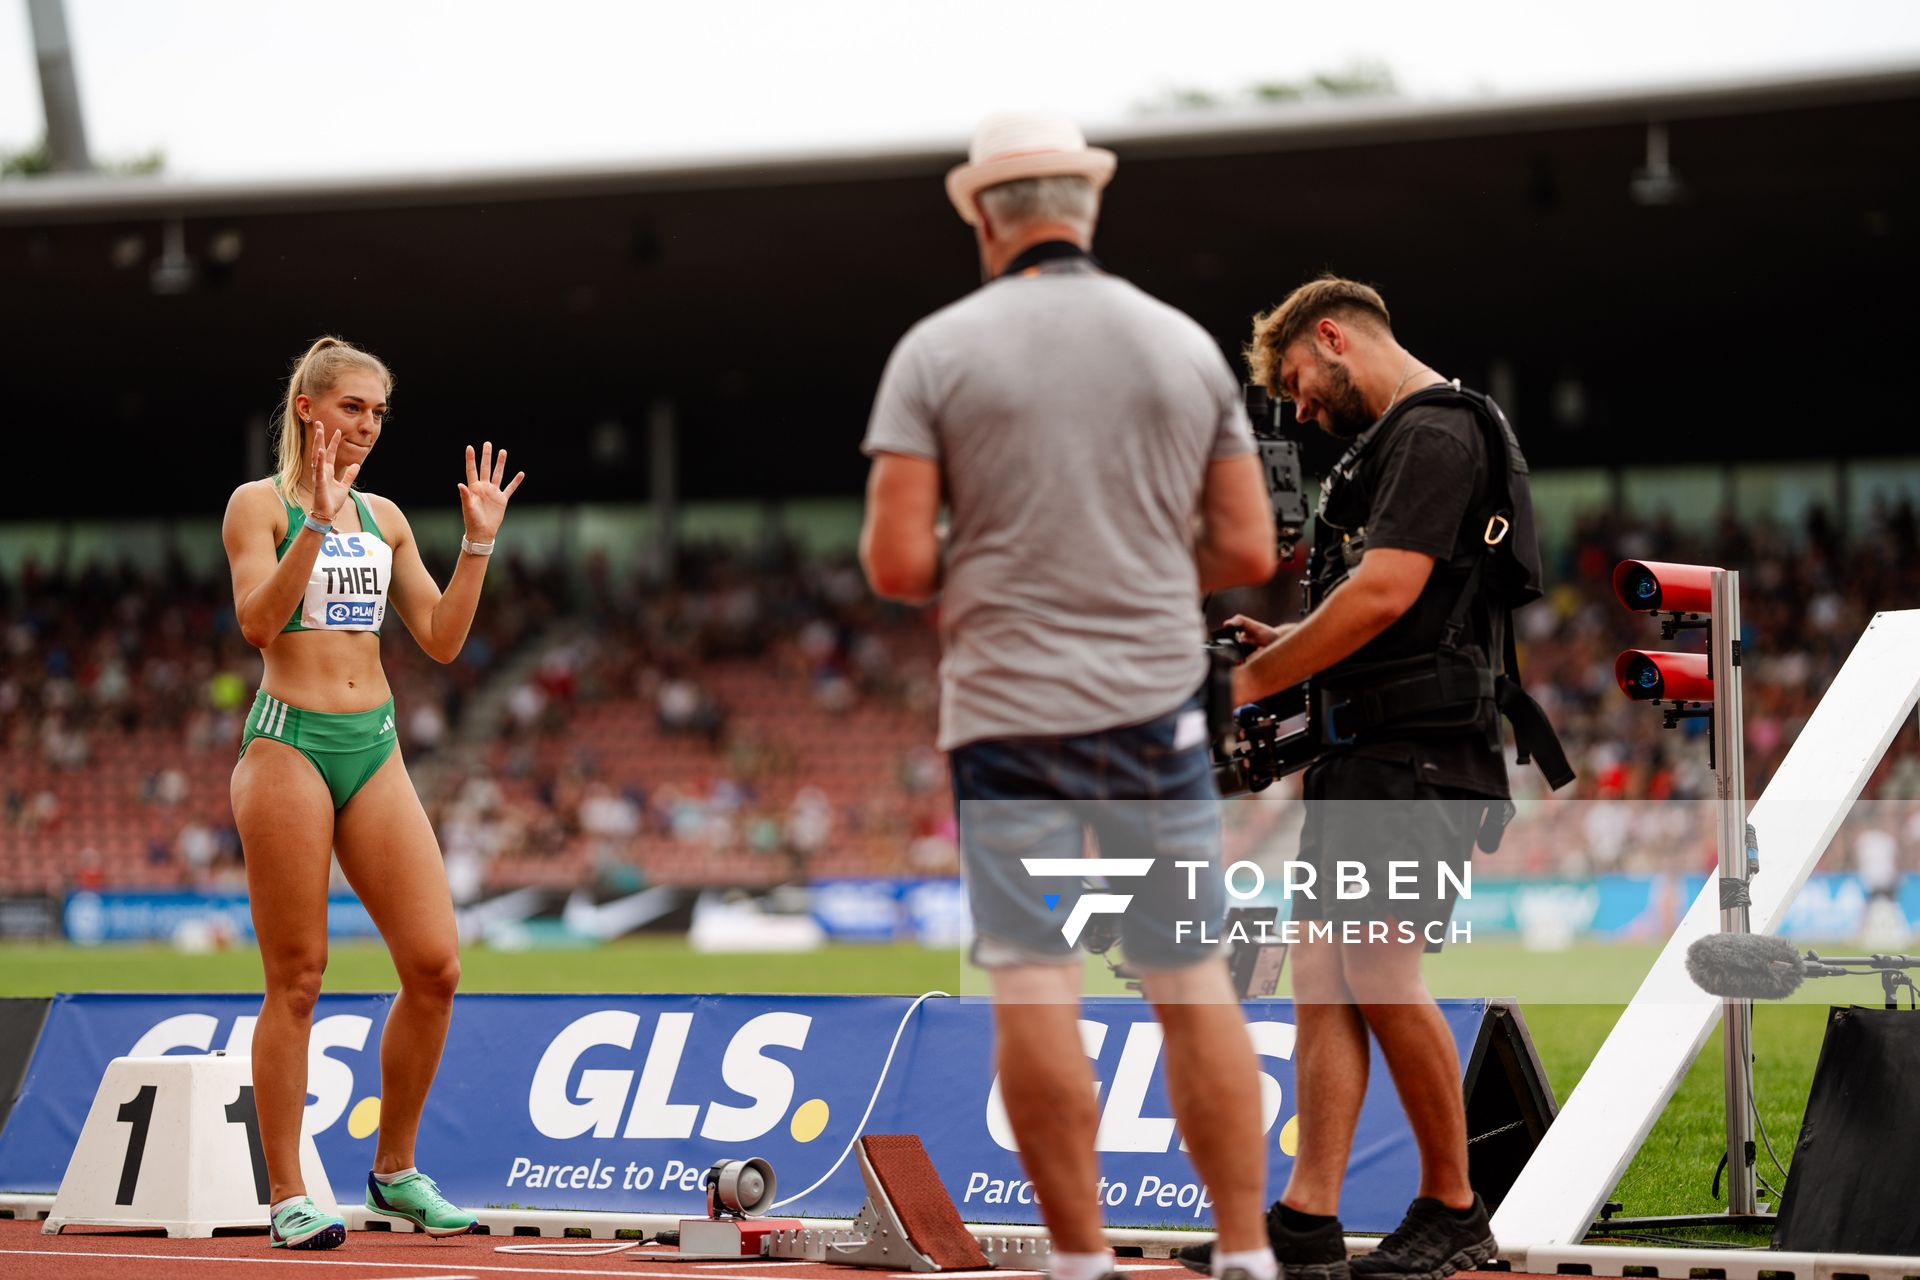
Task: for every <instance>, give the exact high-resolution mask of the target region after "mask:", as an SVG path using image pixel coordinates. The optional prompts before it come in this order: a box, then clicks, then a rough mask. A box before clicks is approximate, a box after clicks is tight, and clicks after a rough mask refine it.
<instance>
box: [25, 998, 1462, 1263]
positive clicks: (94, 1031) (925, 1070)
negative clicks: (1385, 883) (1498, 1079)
mask: <svg viewBox="0 0 1920 1280" xmlns="http://www.w3.org/2000/svg"><path fill="white" fill-rule="evenodd" d="M390 1003H391V997H388V996H374V995H341V996H322V997H321V999H320V1002H319V1006H318V1008H317V1009H316V1011H315V1022H314V1037H313V1041H312V1050H311V1053H312V1056H311V1058H310V1067H309V1076H308V1098H309V1101H308V1106H307V1124H308V1128H309V1130H310V1131H311V1132H312V1133H313V1134H314V1138H315V1141H316V1144H317V1145H318V1147H319V1151H320V1156H321V1159H322V1160H323V1161H324V1162H325V1164H326V1167H327V1172H328V1176H329V1178H330V1179H331V1181H332V1182H333V1185H334V1189H335V1193H336V1194H337V1195H340V1196H342V1197H345V1198H347V1199H349V1200H353V1199H357V1198H358V1188H360V1187H361V1186H362V1185H363V1184H364V1183H365V1181H366V1171H367V1168H368V1167H369V1165H370V1163H371V1161H372V1158H373V1148H374V1133H375V1129H376V1126H377V1123H378V1111H379V1100H378V1099H379V1092H380V1077H379V1033H380V1029H381V1026H382V1025H383V1023H384V1020H385V1017H386V1014H387V1010H388V1008H389V1006H390ZM913 1004H914V1002H913V1001H911V1000H909V999H906V998H904V997H868V996H747V995H742V996H571V995H565V996H521V995H474V996H460V997H458V998H457V1000H456V1002H455V1009H454V1017H453V1027H452V1030H451V1033H450V1034H449V1036H448V1039H447V1047H446V1053H445V1057H444V1059H443V1061H442V1065H441V1070H440V1075H439V1078H438V1081H437V1082H436V1084H435V1086H434V1090H433V1093H432V1095H431V1096H430V1097H429V1099H428V1103H427V1108H426V1113H425V1116H424V1118H423V1120H422V1123H421V1130H420V1140H419V1153H420V1162H421V1165H422V1167H423V1168H425V1169H427V1170H428V1171H429V1172H430V1173H432V1174H433V1176H434V1177H435V1178H436V1179H437V1180H438V1181H439V1183H440V1185H441V1187H442V1188H443V1189H444V1190H445V1192H446V1193H447V1195H448V1196H449V1197H451V1198H452V1199H453V1200H454V1201H455V1202H456V1203H458V1204H462V1205H468V1206H471V1207H476V1208H477V1207H482V1206H506V1205H518V1206H522V1207H529V1208H555V1209H594V1210H606V1211H619V1212H629V1213H640V1212H647V1213H681V1214H697V1213H699V1212H701V1211H702V1208H703V1202H702V1198H701V1192H700V1178H701V1175H702V1174H703V1173H704V1172H705V1170H706V1168H707V1167H708V1166H709V1165H710V1164H711V1163H712V1162H713V1161H715V1160H717V1159H721V1158H743V1157H746V1156H761V1157H764V1158H766V1159H767V1160H769V1161H770V1162H771V1163H772V1164H773V1167H774V1169H775V1171H776V1173H777V1175H778V1179H779V1186H778V1190H779V1196H780V1200H781V1202H782V1205H781V1207H782V1208H783V1209H784V1210H785V1211H786V1212H790V1213H794V1214H797V1215H802V1216H818V1217H826V1218H834V1217H838V1218H849V1217H851V1216H853V1214H854V1213H855V1212H857V1211H858V1209H859V1208H860V1205H861V1202H862V1200H863V1199H864V1198H865V1188H864V1185H863V1183H862V1181H861V1178H860V1173H859V1168H858V1164H857V1161H856V1160H854V1159H853V1158H852V1157H851V1156H850V1155H849V1154H848V1150H849V1148H850V1146H851V1144H852V1142H853V1139H854V1138H855V1137H856V1136H857V1135H858V1134H860V1133H863V1132H864V1133H914V1134H918V1135H920V1137H921V1139H922V1141H923V1142H924V1143H925V1144H926V1147H927V1151H928V1153H929V1155H930V1156H931V1157H932V1160H933V1163H934V1167H935V1168H936V1169H937V1170H938V1171H939V1173H940V1175H941V1178H942V1180H943V1181H944V1182H945V1183H946V1185H947V1188H948V1190H949V1191H950V1192H951V1193H952V1195H953V1198H954V1201H955V1202H956V1203H957V1204H958V1205H959V1206H960V1211H961V1215H962V1216H963V1217H965V1218H966V1219H968V1220H969V1221H976V1222H1016V1223H1032V1222H1037V1221H1038V1220H1039V1218H1038V1209H1037V1206H1036V1205H1035V1203H1034V1197H1033V1190H1032V1187H1031V1186H1030V1185H1029V1184H1028V1183H1027V1182H1026V1180H1025V1176H1024V1175H1023V1174H1022V1172H1021V1170H1020V1163H1019V1154H1018V1151H1017V1150H1016V1149H1015V1144H1014V1141H1013V1136H1012V1133H1011V1131H1010V1129H1009V1128H1008V1125H1007V1121H1006V1115H1005V1111H1004V1108H1003V1107H1002V1106H1001V1103H1000V1096H999V1085H998V1081H997V1080H996V1078H995V1075H994V1070H993V1024H992V1008H991V1006H990V1005H989V1004H987V1003H986V1002H985V1001H976V1000H959V999H953V998H940V999H931V1000H927V1001H926V1002H925V1003H923V1004H921V1005H920V1006H919V1007H918V1009H913ZM258 1008H259V1000H258V998H257V997H253V996H200V997H193V996H121V995H82V996H61V997H59V998H58V999H56V1000H55V1002H54V1004H53V1006H52V1008H51V1009H50V1011H49V1014H48V1019H47V1024H46V1027H45V1029H44V1031H43V1032H42V1035H41V1039H40V1043H39V1046H38V1048H37V1049H36V1050H35V1053H34V1058H33V1062H32V1064H31V1065H30V1067H29V1069H28V1073H27V1078H26V1081H25V1084H24V1086H23V1089H22V1093H21V1097H20V1100H19V1102H18V1104H17V1105H16V1106H15V1108H14V1110H13V1114H12V1117H11V1119H10V1120H9V1122H8V1124H7V1127H6V1130H5V1131H4V1133H0V1190H7V1191H20V1192H52V1191H54V1190H56V1189H57V1187H58V1184H59V1180H60V1177H61V1175H62V1174H63V1173H64V1171H65V1169H66V1162H67V1158H68V1156H69V1154H70V1153H71V1151H72V1149H73V1144H74V1142H75V1140H76V1139H77V1138H78V1136H79V1132H80V1126H81V1124H82V1122H83V1121H84V1120H85V1118H86V1114H87V1110H88V1107H89V1104H90V1103H91V1101H92V1098H93V1094H94V1091H95V1089H96V1088H97V1087H98V1085H99V1081H100V1079H101V1076H102V1074H103V1072H104V1071H105V1068H106V1065H107V1063H108V1062H109V1061H110V1060H112V1059H113V1058H115V1057H119V1056H122V1055H126V1054H129V1053H163V1052H194V1053H197V1052H206V1051H208V1050H211V1049H226V1050H228V1051H229V1052H234V1053H243V1052H246V1051H247V1049H248V1046H249V1045H250V1043H251V1039H252V1029H253V1022H252V1020H253V1017H254V1015H255V1014H256V1013H257V1011H258ZM910 1009H912V1010H913V1012H912V1013H911V1016H910V1017H909V1016H908V1014H909V1010H910ZM1441 1009H1442V1013H1443V1015H1444V1016H1445V1018H1446V1021H1447V1025H1448V1027H1449V1029H1450V1030H1451V1031H1452V1033H1453V1037H1454V1042H1455V1046H1456V1049H1457V1052H1458V1056H1459V1060H1460V1061H1461V1062H1462V1063H1465V1062H1466V1061H1467V1060H1468V1058H1469V1057H1470V1055H1471V1051H1472V1047H1473V1043H1474V1039H1475V1037H1476V1035H1477V1034H1478V1030H1479V1027H1480V1023H1481V1021H1482V1019H1483V1018H1484V1016H1485V1012H1486V1002H1485V1001H1481V1000H1450V1001H1442V1002H1441ZM1246 1013H1247V1018H1248V1033H1249V1035H1250V1037H1251V1038H1252V1040H1253V1044H1254V1048H1255V1050H1256V1052H1257V1053H1258V1055H1259V1064H1260V1070H1261V1073H1262V1077H1263V1078H1262V1081H1261V1086H1260V1088H1261V1117H1262V1124H1263V1130H1264V1132H1265V1135H1266V1149H1267V1154H1268V1197H1269V1198H1272V1197H1274V1196H1277V1195H1278V1194H1279V1192H1280V1190H1281V1189H1282V1188H1283V1187H1284V1186H1285V1183H1286V1179H1287V1176H1288V1174H1289V1173H1290V1171H1291V1166H1292V1151H1293V1149H1294V1135H1295V1132H1296V1130H1297V1124H1296V1122H1295V1120H1294V1116H1295V1113H1296V1111H1297V1109H1298V1099H1297V1098H1296V1096H1295V1093H1294V1081H1293V1070H1292V1058H1293V1049H1294V1034H1295V1032H1294V1024H1293V1011H1292V1006H1291V1003H1290V1002H1288V1001H1256V1002H1252V1003H1250V1004H1248V1005H1247V1006H1246ZM903 1019H904V1020H905V1021H904V1026H903V1025H902V1024H903ZM896 1030H899V1031H900V1035H899V1043H898V1048H897V1051H896V1052H895V1054H894V1057H893V1061H892V1063H891V1065H890V1067H888V1068H887V1070H886V1073H885V1078H884V1080H883V1079H882V1067H883V1065H884V1064H886V1062H887V1057H888V1050H889V1046H890V1045H891V1044H892V1043H893V1041H894V1035H895V1032H896ZM1080 1039H1081V1049H1082V1051H1083V1052H1084V1053H1085V1054H1086V1056H1087V1059H1088V1061H1089V1064H1090V1067H1091V1070H1092V1074H1093V1078H1094V1081H1095V1085H1096V1090H1097V1096H1098V1098H1099V1103H1100V1128H1099V1136H1098V1140H1097V1145H1098V1148H1099V1152H1100V1160H1101V1172H1102V1174H1103V1175H1104V1176H1103V1179H1102V1182H1101V1184H1100V1189H1099V1190H1100V1196H1101V1201H1102V1204H1103V1205H1104V1206H1105V1208H1104V1212H1105V1214H1106V1220H1107V1222H1108V1223H1109V1224H1110V1225H1114V1226H1205V1225H1208V1224H1210V1222H1211V1220H1212V1219H1211V1214H1210V1213H1209V1209H1210V1207H1211V1206H1210V1202H1209V1200H1208V1197H1207V1196H1206V1194H1205V1192H1204V1190H1203V1188H1202V1187H1201V1186H1200V1185H1199V1180H1198V1178H1197V1176H1196V1175H1195V1174H1194V1172H1193V1167H1192V1165H1191V1164H1190V1163H1189V1162H1188V1160H1187V1158H1186V1156H1185V1154H1184V1153H1183V1152H1182V1151H1181V1150H1180V1137H1179V1134H1178V1132H1177V1131H1176V1129H1175V1127H1174V1123H1173V1119H1172V1112H1171V1110H1170V1108H1169V1107H1168V1104H1167V1100H1166V1081H1165V1066H1164V1054H1163V1053H1162V1042H1161V1033H1160V1028H1159V1026H1158V1024H1157V1023H1156V1022H1155V1021H1154V1019H1153V1016H1152V1011H1151V1010H1150V1009H1149V1008H1148V1007H1147V1006H1145V1005H1144V1004H1143V1003H1142V1002H1140V1001H1138V1000H1134V999H1129V998H1103V999H1095V1000H1090V1001H1088V1002H1087V1004H1086V1006H1085V1010H1084V1012H1083V1015H1082V1018H1081V1020H1080ZM1374 1053H1375V1061H1374V1064H1373V1067H1372V1070H1371V1071H1370V1073H1369V1076H1368V1087H1367V1094H1366V1097H1365V1101H1364V1104H1363V1107H1362V1110H1361V1115H1360V1126H1359V1131H1358V1133H1357V1135H1356V1138H1355V1142H1354V1146H1353V1155H1352V1159H1351V1162H1350V1165H1349V1170H1348V1179H1347V1185H1346V1190H1345V1193H1344V1196H1343V1198H1342V1201H1341V1206H1340V1210H1341V1216H1342V1218H1343V1219H1344V1220H1345V1221H1346V1223H1347V1224H1348V1226H1350V1227H1351V1228H1352V1229H1354V1230H1359V1231H1387V1230H1390V1229H1391V1228H1392V1227H1393V1226H1394V1224H1395V1223H1397V1222H1398V1221H1399V1218H1400V1215H1401V1213H1402V1212H1403V1211H1404V1210H1405V1208H1406V1205H1407V1202H1408V1201H1409V1200H1410V1199H1412V1197H1413V1194H1414V1192H1415V1190H1416V1189H1417V1188H1416V1184H1417V1179H1418V1169H1419V1160H1418V1158H1417V1153H1416V1151H1415V1148H1414V1144H1413V1138H1412V1134H1411V1132H1410V1131H1409V1130H1408V1128H1407V1124H1406V1120H1405V1118H1404V1116H1403V1114H1402V1113H1401V1111H1400V1107H1399V1104H1398V1102H1397V1101H1396V1100H1395V1097H1394V1095H1393V1090H1392V1082H1391V1080H1390V1078H1389V1076H1388V1073H1387V1071H1386V1069H1385V1066H1384V1064H1383V1063H1382V1062H1380V1061H1379V1059H1378V1050H1377V1049H1375V1050H1374ZM869 1108H870V1109H871V1114H870V1115H869V1114H868V1113H869ZM863 1119H864V1124H863V1123H862V1122H863Z"/></svg>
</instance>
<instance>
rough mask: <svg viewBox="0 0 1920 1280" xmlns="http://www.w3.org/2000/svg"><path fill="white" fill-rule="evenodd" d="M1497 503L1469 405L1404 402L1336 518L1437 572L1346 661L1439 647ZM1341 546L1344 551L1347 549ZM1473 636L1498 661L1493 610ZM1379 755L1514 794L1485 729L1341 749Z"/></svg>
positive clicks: (1348, 487) (1473, 786)
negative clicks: (1488, 511) (1492, 501)
mask: <svg viewBox="0 0 1920 1280" xmlns="http://www.w3.org/2000/svg"><path fill="white" fill-rule="evenodd" d="M1486 501H1487V442H1486V438H1485V437H1484V436H1483V435H1482V430H1481V426H1480V423H1479V422H1478V420H1477V419H1476V418H1475V416H1474V414H1473V411H1472V410H1471V409H1469V408H1467V407H1466V406H1465V405H1457V404H1422V405H1414V406H1412V407H1410V408H1408V409H1406V410H1404V411H1403V412H1402V413H1401V414H1400V415H1399V416H1398V417H1397V418H1396V419H1395V420H1394V421H1393V422H1391V423H1389V424H1388V425H1387V428H1386V430H1385V432H1384V434H1383V436H1381V437H1380V438H1376V439H1375V440H1374V441H1373V443H1372V445H1371V447H1370V448H1368V449H1367V450H1366V451H1365V453H1364V454H1363V455H1362V456H1361V458H1360V461H1359V463H1358V464H1357V465H1356V467H1355V468H1354V473H1353V478H1352V479H1351V480H1349V481H1346V482H1344V483H1343V484H1342V486H1341V490H1340V494H1339V498H1338V500H1337V502H1336V504H1335V505H1334V507H1333V508H1332V509H1330V510H1329V511H1328V513H1327V514H1328V517H1329V518H1331V519H1335V520H1337V521H1338V523H1339V524H1340V525H1341V526H1342V527H1344V528H1346V529H1348V530H1349V531H1350V532H1351V533H1353V534H1354V535H1356V536H1364V539H1365V543H1364V545H1365V547H1366V548H1367V549H1368V550H1372V549H1373V548H1376V547H1390V548H1395V549H1398V550H1402V551H1418V552H1422V553H1424V554H1426V555H1430V556H1432V557H1433V558H1434V566H1433V574H1432V576H1431V577H1429V578H1428V579H1427V585H1426V587H1425V588H1424V589H1423V590H1422V591H1421V592H1420V595H1419V597H1418V598H1417V599H1416V600H1415V601H1414V602H1413V605H1412V607H1411V608H1409V609H1408V610H1407V611H1406V612H1405V613H1404V614H1402V615H1401V616H1400V617H1399V618H1398V619H1396V620H1395V621H1394V622H1393V624H1392V625H1391V626H1389V627H1388V628H1387V629H1386V630H1385V631H1383V632H1381V633H1380V634H1379V635H1378V636H1375V637H1374V638H1373V639H1372V640H1370V641H1368V642H1367V643H1366V644H1365V645H1362V646H1361V647H1360V649H1359V650H1357V651H1356V652H1355V653H1354V654H1353V655H1352V656H1351V657H1349V658H1347V659H1345V660H1344V661H1342V662H1340V663H1338V664H1336V665H1335V666H1334V667H1333V668H1332V669H1331V670H1333V671H1335V672H1338V671H1341V670H1343V669H1345V668H1346V667H1348V666H1349V665H1358V664H1361V663H1372V662H1385V661H1389V660H1391V659H1395V658H1410V657H1415V656H1418V655H1421V654H1430V653H1433V652H1434V651H1435V650H1436V649H1438V648H1439V645H1440V637H1441V633H1442V632H1443V631H1444V630H1445V629H1446V623H1447V618H1448V616H1449V615H1450V614H1451V613H1452V612H1453V607H1454V603H1455V602H1456V601H1457V600H1458V599H1459V598H1460V592H1461V590H1462V589H1463V588H1464V587H1465V586H1466V581H1467V577H1468V575H1469V574H1470V573H1471V572H1472V571H1473V565H1474V561H1475V559H1476V558H1478V557H1480V556H1482V555H1485V554H1486V551H1485V546H1484V543H1483V541H1482V537H1483V533H1484V530H1483V529H1482V528H1481V527H1480V513H1481V512H1483V511H1484V510H1485V505H1486ZM1331 554H1338V551H1337V550H1334V551H1331ZM1468 619H1469V622H1468V631H1467V634H1466V636H1465V637H1463V642H1464V643H1468V644H1473V645H1477V646H1479V648H1480V651H1481V654H1482V656H1483V657H1486V658H1487V659H1489V660H1490V661H1497V660H1498V655H1497V654H1496V653H1495V652H1494V649H1493V646H1492V645H1491V643H1490V642H1491V639H1492V637H1491V636H1489V635H1488V634H1487V630H1488V625H1489V616H1488V611H1487V609H1486V607H1485V606H1484V605H1476V606H1475V607H1473V608H1472V609H1470V610H1469V611H1468ZM1340 750H1342V751H1346V752H1349V753H1351V754H1354V755H1359V756H1365V757H1367V758H1368V759H1374V760H1394V761H1401V762H1405V763H1406V764H1408V765H1409V766H1410V767H1411V768H1412V769H1413V771H1414V773H1415V775H1416V776H1417V778H1418V780H1419V781H1421V782H1423V783H1429V784H1432V785H1436V786H1444V787H1459V788H1462V789H1464V790H1467V791H1471V792H1474V793H1475V794H1478V795H1487V796H1505V795H1506V794H1507V768H1506V762H1505V761H1504V759H1503V758H1502V755H1501V753H1500V752H1499V751H1497V750H1494V749H1493V748H1491V747H1490V746H1488V744H1487V739H1486V736H1485V735H1484V734H1483V733H1480V732H1468V733H1462V734H1458V735H1448V736H1444V737H1432V736H1421V737H1411V738H1407V739H1405V740H1399V741H1396V740H1391V739H1377V740H1373V741H1369V742H1366V743H1363V744H1356V745H1354V746H1351V747H1344V748H1340Z"/></svg>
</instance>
